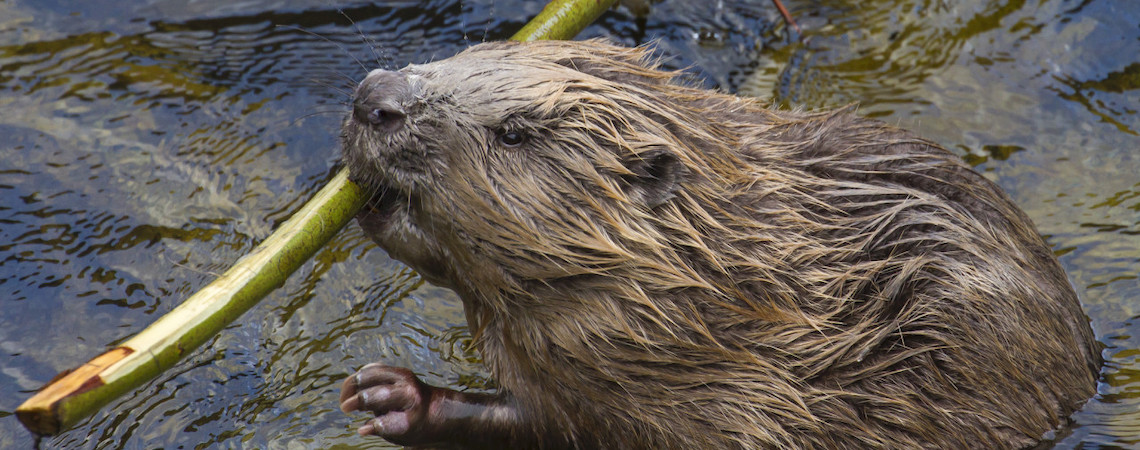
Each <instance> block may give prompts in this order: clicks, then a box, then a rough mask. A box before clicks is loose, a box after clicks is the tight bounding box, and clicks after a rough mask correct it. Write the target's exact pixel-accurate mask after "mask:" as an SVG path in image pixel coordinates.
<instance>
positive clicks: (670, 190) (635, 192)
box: [622, 150, 688, 209]
mask: <svg viewBox="0 0 1140 450" xmlns="http://www.w3.org/2000/svg"><path fill="white" fill-rule="evenodd" d="M624 165H625V167H626V168H627V169H629V171H630V172H632V173H631V174H628V175H624V176H623V177H622V181H624V182H625V184H626V186H627V192H626V194H627V195H629V196H630V198H633V199H635V200H638V201H641V202H642V204H644V205H645V207H646V208H647V209H653V208H656V207H658V206H661V205H662V204H664V203H665V202H667V201H669V199H672V198H673V197H675V196H676V195H677V191H678V190H680V189H681V182H682V181H683V180H684V178H685V175H686V174H687V173H688V169H686V168H685V165H684V164H683V163H682V162H681V160H680V159H679V158H677V155H674V154H673V153H672V152H670V151H668V150H650V151H647V152H642V153H641V154H639V155H636V156H632V157H629V158H626V159H625V161H624Z"/></svg>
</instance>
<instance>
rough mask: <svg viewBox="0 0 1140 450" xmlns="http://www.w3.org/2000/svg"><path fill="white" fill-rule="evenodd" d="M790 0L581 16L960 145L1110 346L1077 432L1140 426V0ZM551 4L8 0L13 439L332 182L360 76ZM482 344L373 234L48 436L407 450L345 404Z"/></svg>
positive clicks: (717, 71)
mask: <svg viewBox="0 0 1140 450" xmlns="http://www.w3.org/2000/svg"><path fill="white" fill-rule="evenodd" d="M785 3H786V4H787V5H788V6H789V8H790V9H791V10H792V13H793V14H794V15H795V17H796V18H797V20H798V21H799V23H800V25H801V27H803V28H804V30H805V37H806V38H808V39H807V42H806V44H805V43H802V42H800V41H798V40H796V39H790V38H788V37H787V36H786V34H785V32H784V28H783V26H782V24H781V22H780V19H779V16H778V14H777V12H776V11H775V9H774V8H773V7H771V5H770V2H769V1H768V0H756V1H752V2H744V1H739V2H731V1H729V2H723V3H721V2H688V1H683V0H667V1H664V2H661V3H657V4H655V5H654V7H653V9H652V11H651V13H650V15H649V16H648V17H647V18H646V20H645V28H644V29H643V30H642V29H639V28H638V25H637V23H638V22H637V20H636V19H635V18H633V17H632V16H631V15H630V14H628V12H627V11H625V10H620V9H619V10H617V11H613V12H611V13H608V14H607V15H606V16H604V17H603V18H602V19H601V20H600V21H599V22H598V23H597V24H595V25H594V26H592V27H591V28H589V29H588V30H587V31H586V32H585V33H583V35H582V36H583V37H598V36H604V37H608V38H610V39H612V40H614V41H617V42H621V43H624V44H629V45H633V44H636V43H637V42H638V41H643V40H652V39H658V40H659V41H658V43H657V46H658V48H659V50H660V53H661V54H662V55H664V56H666V57H667V58H669V60H668V65H669V66H671V67H677V68H680V67H690V71H691V72H692V73H693V74H694V75H695V77H696V78H697V79H698V80H700V82H701V83H704V84H705V85H706V86H708V87H715V88H719V89H723V90H728V91H733V92H740V93H743V94H747V95H755V96H760V97H764V98H770V99H772V102H773V103H774V104H776V105H780V106H781V107H801V108H809V109H813V108H822V107H834V106H841V105H847V104H851V103H858V104H859V111H860V112H861V113H862V114H865V115H868V116H874V117H878V118H880V119H882V120H885V121H888V122H891V123H897V124H900V125H902V126H905V127H907V128H911V129H914V130H916V131H918V132H920V133H921V134H923V135H925V136H927V137H930V138H932V139H934V140H936V141H938V142H940V143H942V144H943V145H945V146H946V147H947V148H950V149H953V150H954V151H956V152H958V153H959V154H960V155H962V157H963V158H965V159H966V160H967V161H969V162H970V163H971V164H973V165H975V166H976V167H977V169H978V170H980V171H982V172H984V173H985V174H987V176H990V177H992V178H993V179H994V180H996V181H997V182H998V183H999V184H1001V185H1002V186H1003V187H1004V188H1005V189H1007V190H1008V191H1009V192H1010V194H1011V195H1012V196H1013V198H1014V199H1015V200H1016V201H1017V203H1018V204H1020V205H1021V206H1022V208H1024V209H1025V210H1026V211H1027V212H1028V213H1029V215H1030V216H1031V217H1032V218H1033V219H1034V221H1035V222H1036V223H1037V225H1038V228H1039V229H1040V231H1041V232H1042V233H1043V234H1045V235H1046V236H1047V238H1048V240H1049V242H1050V244H1052V245H1053V247H1054V249H1055V251H1056V252H1057V254H1058V255H1060V258H1061V262H1062V264H1063V265H1064V266H1065V269H1066V270H1068V272H1069V275H1070V278H1071V280H1072V282H1073V284H1074V286H1076V288H1077V291H1078V293H1079V294H1080V295H1081V298H1082V301H1083V302H1084V306H1085V310H1086V311H1087V312H1088V314H1089V316H1090V318H1091V320H1092V324H1093V328H1094V329H1095V331H1096V334H1097V337H1098V339H1099V340H1100V341H1101V342H1103V343H1104V344H1105V345H1106V350H1105V356H1106V358H1107V360H1108V361H1107V363H1106V364H1105V368H1104V371H1103V377H1102V380H1101V384H1100V387H1099V394H1098V396H1097V397H1096V398H1094V399H1093V400H1091V401H1090V402H1089V404H1088V405H1087V406H1086V407H1085V408H1084V409H1083V410H1082V411H1081V412H1079V413H1077V414H1076V415H1075V417H1074V419H1075V421H1076V423H1077V425H1076V426H1075V427H1074V428H1073V429H1072V430H1070V432H1069V433H1067V434H1064V435H1062V436H1060V437H1059V438H1058V442H1059V443H1058V445H1057V448H1098V447H1099V448H1126V447H1133V446H1136V445H1140V324H1138V322H1140V320H1138V319H1140V279H1138V278H1137V276H1138V270H1137V269H1138V268H1140V148H1138V147H1140V145H1138V144H1140V137H1138V136H1137V133H1138V132H1140V114H1138V112H1137V111H1138V110H1140V56H1138V55H1140V5H1138V4H1136V3H1135V2H1134V1H1129V0H1117V1H1108V0H1101V1H1096V0H1084V1H1063V0H1040V1H1034V2H1026V1H1013V0H1006V1H984V0H960V1H953V2H950V1H945V0H929V1H917V0H894V1H889V0H879V1H855V0H845V1H843V0H822V1H810V2H809V1H802V0H785ZM338 9H341V10H343V14H342V13H341V12H339V11H338ZM539 9H541V4H538V2H518V1H505V0H497V1H494V2H491V1H489V0H488V1H474V0H469V1H464V2H453V1H434V2H427V3H420V2H386V3H382V4H377V5H371V4H369V3H366V2H360V3H348V2H333V1H331V0H320V1H317V0H312V1H306V0H288V1H286V0H280V1H268V0H266V1H246V2H227V1H217V0H202V1H196V2H181V1H168V0H150V1H141V0H140V1H127V2H124V1H121V0H89V1H85V2H63V1H50V0H40V1H31V0H7V1H0V136H2V137H3V139H0V291H2V292H4V293H5V294H6V295H4V296H0V355H3V356H2V357H0V447H3V448H9V447H15V448H27V447H29V446H31V445H32V442H33V440H32V437H31V436H30V435H29V434H28V433H27V432H26V431H24V430H23V428H22V427H21V426H20V425H19V424H18V423H17V421H16V419H15V416H13V415H12V412H13V411H14V410H15V408H16V406H18V405H19V404H20V403H21V402H22V401H23V400H24V399H26V398H27V397H29V396H30V395H31V392H32V391H33V390H34V389H36V388H38V387H39V386H41V385H43V384H44V383H45V382H46V381H47V380H49V379H50V378H51V377H52V376H54V375H55V374H56V373H57V372H59V371H61V370H64V369H68V368H71V367H73V366H76V365H78V364H80V363H82V362H85V361H86V360H88V359H90V358H91V357H92V356H94V355H96V354H99V353H100V352H102V351H103V350H104V349H106V348H107V346H108V345H110V344H113V343H116V342H121V341H122V340H123V339H126V338H127V337H129V336H130V335H131V334H132V333H134V332H136V331H138V330H140V329H142V328H143V327H145V326H146V325H147V324H149V323H151V322H152V321H154V320H155V318H157V317H158V316H159V315H161V314H163V313H165V312H167V311H169V310H170V309H172V308H173V307H174V306H175V305H177V304H178V302H180V301H181V300H182V299H184V298H185V297H187V296H188V295H190V294H191V293H193V292H194V291H195V290H197V289H198V288H199V287H201V286H203V285H204V284H206V283H207V282H209V281H210V280H211V279H212V278H213V277H214V275H215V274H217V273H220V272H221V271H223V270H225V269H226V268H227V267H229V265H230V264H232V263H233V261H235V260H236V259H237V258H238V257H240V256H241V255H243V254H245V253H246V252H248V251H249V250H250V249H251V248H252V247H253V246H254V245H256V243H257V242H259V241H260V240H261V239H263V238H264V237H266V236H267V235H269V233H270V232H271V231H272V229H273V228H274V226H275V225H276V224H278V223H280V222H281V221H283V220H284V219H286V218H287V217H288V216H289V215H290V213H291V212H292V211H294V210H296V209H297V208H298V207H299V206H300V205H301V204H302V203H303V202H304V201H305V200H306V199H307V198H308V197H309V196H310V195H311V194H312V193H313V192H315V191H316V189H318V188H319V187H320V186H321V185H323V183H324V181H325V180H326V179H327V178H328V176H329V174H330V173H331V171H332V167H333V164H334V162H335V159H336V136H337V132H338V131H337V125H338V121H339V118H340V115H341V113H342V112H343V111H344V106H343V104H342V103H343V102H344V101H345V99H346V95H345V93H344V92H345V91H344V89H346V88H347V87H349V86H350V85H351V81H350V80H351V79H359V78H361V77H362V76H363V74H364V73H366V68H372V67H375V66H377V65H383V66H387V67H391V68H395V67H401V66H403V65H405V64H408V63H411V62H425V61H430V60H433V59H440V58H445V57H447V56H449V55H452V54H454V53H456V52H458V51H459V50H461V49H462V48H464V47H466V46H468V45H470V44H472V43H474V42H478V41H481V40H484V39H503V38H506V37H507V36H509V35H510V34H511V33H513V31H514V30H516V29H517V28H518V27H519V26H521V25H522V24H523V23H525V21H526V20H528V19H529V17H530V16H532V15H533V14H535V13H536V12H537V11H538V10H539ZM348 18H351V19H352V20H353V21H355V24H356V25H355V26H354V25H352V24H351V23H350V21H349V19H348ZM358 30H359V31H358ZM361 31H363V33H364V34H365V35H366V36H368V39H367V40H365V39H362V38H361ZM358 61H360V62H358ZM468 341H469V336H468V334H467V332H466V330H465V329H464V326H463V314H462V310H461V308H460V307H459V305H458V303H457V301H456V300H455V298H454V296H453V295H452V294H450V293H448V292H446V291H443V290H441V289H437V288H434V287H432V286H430V285H426V284H424V283H422V282H420V281H419V280H418V279H417V277H416V276H415V275H414V274H413V273H411V272H410V271H408V270H407V269H406V268H403V267H402V266H401V265H400V264H399V263H396V262H393V261H391V260H389V259H388V258H387V257H386V255H385V254H384V252H383V251H380V250H378V249H377V248H375V246H374V245H372V244H371V243H369V242H368V240H367V239H366V238H364V237H363V236H362V235H361V233H360V231H359V230H358V229H357V228H356V227H355V225H353V226H350V227H349V228H348V229H346V230H345V231H344V232H342V233H341V234H340V235H339V236H338V237H337V238H336V239H335V240H334V241H333V242H332V243H331V244H330V245H329V246H327V247H326V248H325V249H324V250H323V251H321V252H320V254H319V255H318V256H317V257H316V258H315V259H314V261H312V262H310V263H309V264H307V265H306V266H305V267H304V268H303V269H301V270H300V271H299V272H298V273H297V274H295V275H294V276H293V277H292V278H291V279H290V281H289V282H288V283H287V284H286V285H285V286H284V287H283V288H282V289H280V290H278V291H276V292H275V293H274V294H272V295H271V296H270V297H269V298H267V299H266V300H265V301H263V302H262V303H261V304H260V305H259V306H257V307H255V308H254V309H253V310H251V311H250V312H249V313H247V314H246V315H245V316H243V317H242V318H241V319H240V320H239V321H237V322H236V323H235V324H234V325H233V326H231V327H229V328H228V329H227V330H226V331H224V332H223V333H222V334H220V335H219V336H218V337H217V338H216V339H214V340H213V341H211V342H210V343H209V344H207V345H206V346H204V347H203V348H202V349H200V350H199V351H198V352H197V353H196V354H195V356H193V357H191V358H189V359H188V360H187V361H185V362H184V363H182V364H180V365H179V366H178V367H177V368H176V369H175V370H172V371H171V372H169V373H167V374H165V375H164V376H163V377H161V378H160V379H159V380H157V381H156V382H153V383H151V384H149V385H147V386H146V387H144V388H142V389H140V390H138V391H136V392H134V393H131V394H129V395H127V396H126V397H124V398H122V399H120V400H118V401H116V402H114V403H112V404H111V405H109V406H108V407H106V408H105V409H104V410H103V411H101V412H99V413H98V414H96V415H95V416H93V417H92V418H90V419H89V420H87V421H85V422H83V423H81V424H80V425H79V426H77V427H76V428H75V429H73V430H70V431H68V432H66V433H64V434H62V435H60V436H57V437H51V438H47V439H45V441H44V444H45V445H46V446H48V447H68V448H75V447H78V448H90V447H98V448H156V447H177V448H207V447H219V446H221V447H253V448H308V447H326V448H327V447H385V445H384V444H383V443H382V442H380V441H379V440H376V439H361V438H359V437H357V436H355V432H354V429H355V426H356V425H357V422H359V420H360V418H359V417H355V418H349V417H347V416H345V415H344V414H342V413H340V412H339V410H337V402H336V399H337V395H338V390H339V387H338V384H339V382H340V380H341V379H342V378H343V377H344V376H346V375H347V374H349V373H351V371H353V370H354V369H355V368H358V367H360V366H361V365H364V364H366V363H368V362H372V361H374V360H378V359H385V360H386V361H388V362H391V363H394V364H400V365H405V366H408V367H412V368H413V369H414V370H416V371H417V372H418V373H420V374H421V375H423V376H424V378H425V379H427V380H428V381H429V382H432V383H436V384H444V385H448V386H452V387H456V388H480V387H483V386H485V385H486V384H487V380H486V374H485V373H484V372H483V371H482V369H481V368H480V366H479V363H478V358H477V357H476V356H475V355H473V354H471V353H470V352H468V351H467V350H466V346H467V344H468Z"/></svg>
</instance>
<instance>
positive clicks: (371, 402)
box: [340, 364, 435, 445]
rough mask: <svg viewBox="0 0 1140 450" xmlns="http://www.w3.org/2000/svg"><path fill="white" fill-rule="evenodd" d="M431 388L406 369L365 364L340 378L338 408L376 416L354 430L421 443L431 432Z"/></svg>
mask: <svg viewBox="0 0 1140 450" xmlns="http://www.w3.org/2000/svg"><path fill="white" fill-rule="evenodd" d="M433 389H435V388H433V387H432V386H428V385H426V384H424V383H423V382H422V381H420V379H419V378H417V377H416V375H415V374H413V373H412V372H411V371H410V370H408V369H404V368H401V367H389V366H385V365H382V364H369V365H367V366H364V367H363V368H361V369H360V371H359V372H356V373H355V374H353V375H351V376H349V377H348V378H347V379H345V380H344V384H343V385H342V386H341V391H340V409H341V410H342V411H344V412H352V411H368V412H371V413H373V414H375V415H376V417H375V418H373V419H371V420H369V421H368V422H367V423H365V424H364V426H361V427H360V428H359V429H357V432H359V433H360V434H361V435H369V434H372V435H376V436H380V437H382V438H384V439H387V440H389V441H392V442H394V443H397V444H401V445H418V444H424V443H427V442H426V441H428V440H432V438H431V435H432V434H434V433H433V430H431V429H430V428H432V427H431V426H430V423H429V422H430V418H429V417H428V412H429V410H430V405H431V391H432V390H433Z"/></svg>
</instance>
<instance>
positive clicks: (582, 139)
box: [341, 41, 1101, 449]
mask: <svg viewBox="0 0 1140 450" xmlns="http://www.w3.org/2000/svg"><path fill="white" fill-rule="evenodd" d="M342 145H343V160H344V163H345V165H346V166H347V167H348V169H349V170H350V173H351V176H352V178H353V179H354V180H355V181H356V182H358V183H360V184H361V185H362V186H364V187H366V188H367V189H368V190H369V192H371V193H372V197H371V200H370V202H369V204H368V206H367V207H366V208H365V209H364V210H363V211H362V212H361V213H360V214H359V215H358V217H357V221H358V223H359V224H360V226H361V227H362V228H363V230H364V231H365V232H366V234H367V235H368V236H369V237H371V238H372V239H373V240H375V241H376V242H377V243H378V244H379V245H380V246H381V247H382V248H384V249H385V250H386V251H387V252H388V253H389V254H390V255H391V256H392V257H394V258H396V259H398V260H401V261H403V262H405V263H407V264H408V265H410V266H411V267H413V268H414V269H415V270H417V271H418V272H419V273H420V274H421V275H422V276H423V277H424V278H425V279H426V280H428V281H429V282H431V283H434V284H436V285H440V286H444V287H447V288H450V289H452V290H454V291H455V292H456V293H457V294H458V295H459V297H460V298H461V299H462V301H463V306H464V309H465V312H466V316H467V320H468V325H469V327H470V329H471V333H472V337H473V342H474V345H475V346H476V347H477V349H478V350H479V351H480V353H481V355H482V357H483V359H484V362H485V364H486V366H487V367H488V369H489V371H490V373H491V374H492V377H493V379H494V380H495V382H496V384H497V387H498V389H499V391H498V393H496V394H484V393H471V392H457V391H454V390H449V389H445V388H440V387H435V386H430V385H427V384H425V383H423V382H421V381H420V380H419V379H418V378H416V376H415V375H414V374H413V373H412V372H410V371H409V370H407V369H403V368H395V367H389V366H386V365H383V364H379V363H378V364H370V365H368V366H365V367H364V368H362V369H361V370H360V371H359V372H357V373H356V374H354V375H352V376H350V377H348V378H347V379H346V380H345V381H344V384H343V387H342V392H341V407H342V409H343V410H345V411H346V412H347V411H355V410H359V411H367V412H371V413H372V414H374V415H375V417H374V418H372V419H370V420H369V421H367V422H366V423H365V424H364V425H363V426H362V427H360V429H359V432H360V433H361V434H373V435H378V436H381V437H384V438H387V439H388V440H390V441H392V442H395V443H398V444H403V445H416V446H419V445H455V444H461V445H464V446H471V447H487V448H616V449H625V448H631V449H632V448H645V449H658V448H867V447H877V448H1023V447H1027V446H1032V445H1035V444H1037V443H1038V442H1039V441H1041V440H1042V439H1045V438H1047V437H1048V436H1050V435H1051V432H1052V431H1053V430H1055V429H1057V428H1058V427H1061V426H1063V425H1064V424H1065V423H1066V421H1067V418H1068V416H1069V415H1070V414H1071V413H1072V412H1074V410H1076V409H1077V408H1078V407H1080V406H1081V405H1082V404H1083V403H1084V402H1085V401H1086V400H1087V399H1088V398H1089V397H1090V396H1092V395H1093V393H1094V390H1095V387H1096V382H1097V377H1098V370H1099V366H1100V364H1101V359H1100V355H1099V350H1100V349H1099V346H1098V344H1097V342H1096V341H1095V340H1094V337H1093V334H1092V331H1091V329H1090V327H1089V323H1088V318H1087V317H1086V316H1085V315H1084V313H1083V311H1082V310H1081V307H1080V304H1079V302H1078V299H1077V296H1076V294H1075V293H1074V291H1073V289H1072V287H1071V286H1070V284H1069V282H1068V281H1067V278H1066V275H1065V273H1064V271H1063V270H1062V269H1061V267H1060V265H1059V263H1058V262H1057V260H1056V258H1055V257H1054V255H1053V253H1052V252H1051V251H1050V248H1049V246H1048V245H1047V244H1046V243H1045V242H1044V240H1043V239H1042V237H1041V236H1040V235H1039V234H1038V233H1037V231H1036V230H1035V228H1034V226H1033V224H1032V223H1031V222H1030V220H1029V218H1028V217H1027V216H1026V215H1025V214H1024V213H1023V212H1022V211H1020V210H1019V209H1018V207H1017V206H1015V205H1014V203H1013V202H1012V201H1011V200H1010V198H1009V197H1008V196H1007V195H1006V194H1004V193H1003V192H1002V191H1001V189H1000V188H999V187H998V186H996V185H995V184H994V183H992V182H991V181H989V180H987V179H986V178H984V177H983V176H981V175H979V174H978V173H976V172H974V171H973V170H972V169H971V168H970V167H968V166H967V165H965V164H963V162H962V161H961V160H960V158H958V157H956V156H955V155H954V154H952V153H951V152H949V151H947V150H945V149H943V148H941V147H939V146H938V145H937V144H935V143H933V142H930V141H928V140H924V139H922V138H920V137H917V136H916V135H914V134H912V133H910V132H907V131H904V130H901V129H898V128H895V127H892V126H888V125H886V124H884V123H881V122H879V121H875V120H871V119H866V118H860V117H858V116H857V115H856V114H855V111H854V110H853V108H851V107H848V108H843V109H839V110H835V111H826V112H805V111H786V110H773V109H770V108H769V107H767V106H766V105H765V104H764V103H763V102H762V101H759V100H754V99H747V98H740V97H736V96H732V95H728V94H724V93H719V92H713V91H709V90H703V89H700V88H697V87H694V86H692V83H688V82H686V81H685V77H684V75H683V74H682V73H679V72H675V71H667V70H663V69H661V68H660V61H659V60H658V59H656V58H655V57H653V56H652V50H651V49H647V48H644V47H643V48H623V47H619V46H615V45H611V44H608V43H605V42H601V41H586V42H534V43H514V42H497V43H484V44H480V45H476V46H473V47H471V48H469V49H467V50H465V51H463V52H461V53H459V54H458V55H456V56H453V57H451V58H448V59H444V60H441V61H437V62H432V63H430V64H423V65H409V66H407V67H406V68H403V69H401V70H399V71H386V70H374V71H372V72H371V73H370V74H369V75H368V76H367V77H366V78H365V79H364V80H363V81H362V82H361V83H360V84H359V86H358V87H357V88H356V91H355V93H354V98H353V101H352V111H351V113H349V114H348V117H347V119H346V120H345V121H344V123H343V128H342Z"/></svg>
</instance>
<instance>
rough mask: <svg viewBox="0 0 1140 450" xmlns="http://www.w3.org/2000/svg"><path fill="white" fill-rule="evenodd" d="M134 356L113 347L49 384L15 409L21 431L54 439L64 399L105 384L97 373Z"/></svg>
mask: <svg viewBox="0 0 1140 450" xmlns="http://www.w3.org/2000/svg"><path fill="white" fill-rule="evenodd" d="M131 353H134V350H131V349H130V348H128V347H116V348H114V349H111V350H110V351H108V352H106V353H103V354H102V355H99V356H96V357H95V358H94V359H92V360H91V361H88V362H87V363H86V364H83V365H82V366H79V367H78V368H76V369H75V370H72V371H69V372H63V373H61V374H59V375H57V376H56V377H55V379H53V380H52V381H50V382H48V384H47V386H44V387H43V388H42V389H40V391H39V392H38V393H36V395H34V396H32V398H29V399H28V401H26V402H24V404H22V405H20V407H19V408H16V417H17V418H18V419H20V423H22V424H24V428H27V429H28V431H31V432H32V433H35V434H37V435H53V434H57V433H59V432H60V431H62V430H63V429H64V428H66V426H65V425H64V422H65V419H66V418H65V417H64V416H63V414H61V411H63V410H64V408H61V405H62V404H64V403H65V402H66V400H67V399H69V398H71V397H74V396H76V395H79V394H82V393H84V392H87V391H89V390H91V389H94V388H97V387H99V386H102V385H103V384H104V382H103V378H102V377H101V376H99V373H100V372H102V371H103V369H105V368H107V367H109V366H111V365H112V364H115V363H117V362H119V361H120V360H122V359H123V358H125V357H127V355H130V354H131Z"/></svg>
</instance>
